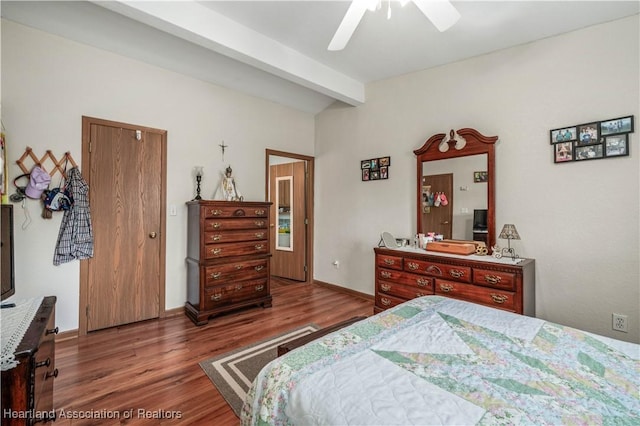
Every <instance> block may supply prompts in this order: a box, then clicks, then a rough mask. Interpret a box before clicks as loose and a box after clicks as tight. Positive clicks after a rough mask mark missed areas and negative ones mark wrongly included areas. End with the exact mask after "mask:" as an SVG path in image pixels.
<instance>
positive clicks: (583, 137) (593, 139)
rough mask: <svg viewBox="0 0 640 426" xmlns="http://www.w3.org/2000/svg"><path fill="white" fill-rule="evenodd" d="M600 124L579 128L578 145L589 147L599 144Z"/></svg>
mask: <svg viewBox="0 0 640 426" xmlns="http://www.w3.org/2000/svg"><path fill="white" fill-rule="evenodd" d="M598 138H599V133H598V123H589V124H581V125H580V126H578V145H589V144H592V143H598V142H599V139H598Z"/></svg>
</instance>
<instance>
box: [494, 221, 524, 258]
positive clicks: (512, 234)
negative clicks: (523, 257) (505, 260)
mask: <svg viewBox="0 0 640 426" xmlns="http://www.w3.org/2000/svg"><path fill="white" fill-rule="evenodd" d="M498 238H501V239H503V240H507V247H508V248H506V249H502V253H503V254H505V253H506V254H508V255H509V257H511V258H512V259H517V258H518V257H519V256H518V255H517V254H516V252H515V249H512V248H511V240H519V239H520V234H518V230H517V229H516V226H515V225H513V224H511V223H507V224H505V225H504V226H503V227H502V231H500V235H499V236H498Z"/></svg>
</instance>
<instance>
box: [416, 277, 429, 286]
mask: <svg viewBox="0 0 640 426" xmlns="http://www.w3.org/2000/svg"><path fill="white" fill-rule="evenodd" d="M416 284H418V285H419V286H420V287H427V286H428V285H429V280H427V279H424V278H418V279H417V280H416Z"/></svg>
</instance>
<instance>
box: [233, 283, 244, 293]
mask: <svg viewBox="0 0 640 426" xmlns="http://www.w3.org/2000/svg"><path fill="white" fill-rule="evenodd" d="M233 288H234V290H235V291H240V290H242V284H236V285H235V286H234V287H233Z"/></svg>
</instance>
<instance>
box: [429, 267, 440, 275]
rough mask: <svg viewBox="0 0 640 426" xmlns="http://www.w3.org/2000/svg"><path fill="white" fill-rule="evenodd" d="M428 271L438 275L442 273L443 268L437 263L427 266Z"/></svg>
mask: <svg viewBox="0 0 640 426" xmlns="http://www.w3.org/2000/svg"><path fill="white" fill-rule="evenodd" d="M427 272H431V273H432V274H436V275H442V270H441V269H440V268H438V267H437V266H436V265H429V267H428V268H427Z"/></svg>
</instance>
